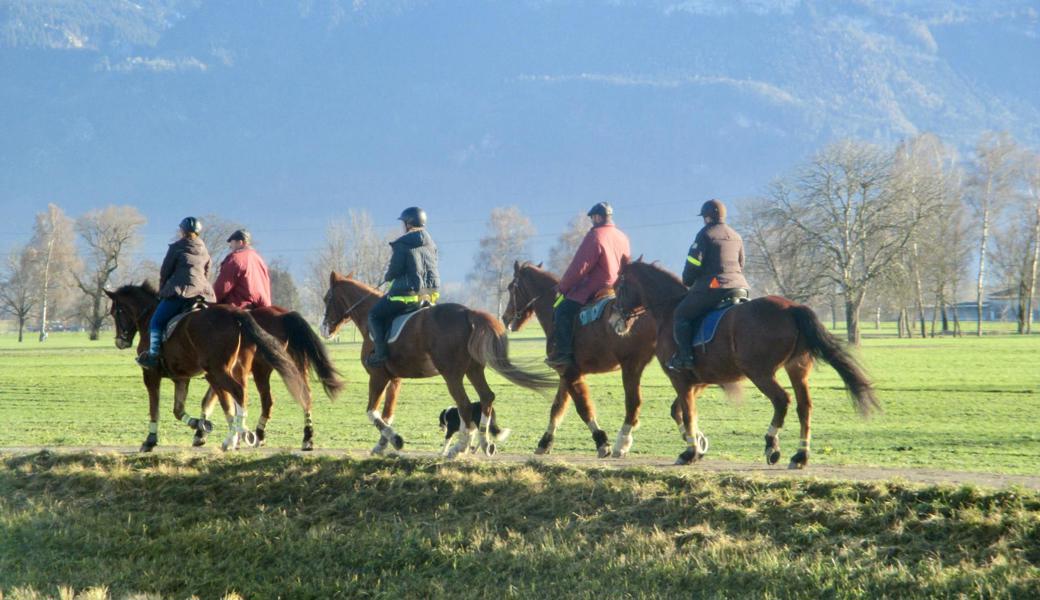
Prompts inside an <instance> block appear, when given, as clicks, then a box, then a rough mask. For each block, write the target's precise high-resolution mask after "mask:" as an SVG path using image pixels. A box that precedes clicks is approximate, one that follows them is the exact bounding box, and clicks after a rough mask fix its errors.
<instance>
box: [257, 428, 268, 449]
mask: <svg viewBox="0 0 1040 600" xmlns="http://www.w3.org/2000/svg"><path fill="white" fill-rule="evenodd" d="M266 443H267V433H266V432H265V431H264V430H263V429H257V430H256V444H255V446H256V447H257V448H260V447H261V446H263V445H265V444H266Z"/></svg>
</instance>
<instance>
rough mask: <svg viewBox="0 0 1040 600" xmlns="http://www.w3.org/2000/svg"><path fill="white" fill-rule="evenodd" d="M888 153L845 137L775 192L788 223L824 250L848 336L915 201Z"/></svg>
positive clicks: (904, 239)
mask: <svg viewBox="0 0 1040 600" xmlns="http://www.w3.org/2000/svg"><path fill="white" fill-rule="evenodd" d="M898 182H899V180H898V179H897V178H893V176H892V158H891V156H889V155H888V154H887V153H885V152H883V151H882V150H881V149H879V148H877V147H876V146H873V145H870V144H865V143H862V142H852V141H844V142H838V143H836V144H832V145H831V146H829V147H827V148H826V149H824V150H823V151H822V152H821V153H819V154H818V155H817V156H816V157H815V158H813V159H812V161H811V162H810V163H809V164H808V165H807V166H806V167H804V168H803V169H802V170H801V171H800V173H799V174H798V175H797V177H796V179H795V181H794V183H793V189H794V193H792V194H791V195H784V196H781V197H780V198H778V201H779V204H780V208H781V209H782V210H783V214H784V217H785V219H786V221H787V223H788V224H790V225H791V226H793V227H796V228H798V229H799V230H800V231H801V232H802V233H803V234H804V235H805V237H806V240H807V243H810V244H814V245H816V246H817V247H818V249H819V251H820V252H821V253H822V254H824V255H826V256H827V259H826V261H825V262H824V264H825V265H826V266H827V271H826V273H825V275H826V277H827V279H829V280H831V281H832V282H833V283H834V284H835V285H836V286H837V287H838V289H839V290H840V291H841V294H842V295H843V296H844V303H845V322H846V324H847V326H848V334H847V336H848V340H849V341H850V342H852V343H854V344H858V343H859V340H860V327H859V316H860V309H861V308H862V305H863V300H864V297H865V295H866V293H867V289H868V287H869V286H870V285H871V284H873V283H874V282H875V280H877V279H878V278H879V277H881V275H882V274H883V273H884V272H885V270H886V269H889V268H891V267H892V264H893V261H894V260H895V259H896V257H898V256H899V255H900V253H902V252H903V250H904V248H906V246H907V244H908V243H909V242H910V240H911V238H912V237H913V234H914V232H915V230H916V227H917V223H918V222H919V221H920V218H921V215H920V207H918V206H916V205H914V204H913V203H912V202H908V201H907V195H906V194H902V193H900V191H899V190H898V189H895V188H894V185H896V184H897V183H898Z"/></svg>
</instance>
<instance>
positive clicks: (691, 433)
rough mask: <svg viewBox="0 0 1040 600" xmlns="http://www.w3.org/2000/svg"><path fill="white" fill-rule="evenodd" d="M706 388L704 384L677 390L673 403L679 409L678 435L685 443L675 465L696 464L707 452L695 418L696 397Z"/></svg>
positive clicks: (706, 439)
mask: <svg viewBox="0 0 1040 600" xmlns="http://www.w3.org/2000/svg"><path fill="white" fill-rule="evenodd" d="M680 387H681V386H680ZM706 387H708V386H706V385H704V384H687V387H686V389H685V390H682V389H679V390H677V391H678V392H679V396H678V398H676V400H675V401H676V402H677V403H678V404H679V407H680V409H681V410H680V413H681V414H680V417H681V423H680V425H679V434H680V435H681V436H682V438H683V441H684V442H686V450H685V451H683V453H682V454H680V455H679V458H677V459H676V460H675V464H677V465H688V464H690V463H693V462H696V461H698V460H700V459H701V458H703V457H704V455H705V453H707V452H708V438H707V437H705V436H704V434H703V433H701V429H700V423H699V420H698V418H697V396H699V395H700V393H701V392H702V391H704V388H706ZM673 410H674V405H673Z"/></svg>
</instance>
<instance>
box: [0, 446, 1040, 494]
mask: <svg viewBox="0 0 1040 600" xmlns="http://www.w3.org/2000/svg"><path fill="white" fill-rule="evenodd" d="M43 450H47V451H50V452H55V453H63V454H72V453H82V452H96V453H116V454H137V448H136V447H134V448H131V447H126V446H98V447H85V446H57V447H53V448H45V447H28V446H23V447H9V448H3V447H0V457H3V456H4V455H24V454H32V453H35V452H41V451H43ZM156 452H159V453H163V454H178V453H207V454H219V453H220V450H219V449H218V448H217V447H216V446H209V447H206V448H198V449H196V448H186V447H182V446H170V447H165V448H163V447H160V448H159V449H157V450H156ZM244 452H249V453H255V454H259V455H271V454H277V453H282V452H290V453H292V454H300V455H303V454H309V455H315V456H334V457H350V458H366V457H367V456H368V453H367V452H365V451H362V450H343V449H335V448H326V449H319V450H316V451H314V452H307V453H304V452H301V451H299V450H290V449H288V448H261V449H257V450H246V451H244ZM405 456H408V457H414V458H437V455H436V454H434V453H432V452H408V453H405ZM466 460H487V461H489V462H494V463H511V464H522V463H525V462H528V461H538V462H545V463H549V464H564V465H574V466H579V467H584V468H605V469H624V468H628V467H639V468H653V469H661V470H663V471H681V472H683V473H695V472H697V471H705V472H709V473H729V474H736V475H744V476H748V477H763V478H777V477H779V478H794V479H813V478H817V479H838V480H847V481H889V480H896V481H906V482H909V483H918V484H950V485H977V486H982V487H987V488H1004V487H1009V486H1020V487H1023V488H1028V489H1033V490H1040V476H1034V475H1005V474H1001V473H975V472H968V471H944V470H941V469H903V468H898V469H897V468H882V467H860V466H850V465H845V466H838V465H811V466H810V467H809V468H807V469H805V470H803V471H792V470H789V469H787V468H786V464H784V465H779V464H778V465H777V466H775V467H767V466H765V465H764V464H755V463H748V462H735V461H726V460H719V459H708V460H705V461H704V462H701V463H699V464H697V465H694V466H686V467H678V466H675V465H673V464H672V463H671V460H669V459H666V458H662V457H642V456H640V457H630V458H625V459H623V460H612V459H598V458H594V457H588V456H559V455H552V456H544V457H539V456H533V455H530V454H499V455H496V456H495V457H493V458H483V459H476V458H467V459H466Z"/></svg>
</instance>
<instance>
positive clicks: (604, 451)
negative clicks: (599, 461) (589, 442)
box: [596, 444, 610, 458]
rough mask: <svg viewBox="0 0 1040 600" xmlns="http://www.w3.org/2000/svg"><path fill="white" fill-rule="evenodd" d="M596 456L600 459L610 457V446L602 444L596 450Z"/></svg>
mask: <svg viewBox="0 0 1040 600" xmlns="http://www.w3.org/2000/svg"><path fill="white" fill-rule="evenodd" d="M596 455H597V456H599V457H600V458H607V457H608V456H610V444H604V445H602V446H600V447H599V448H596Z"/></svg>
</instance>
